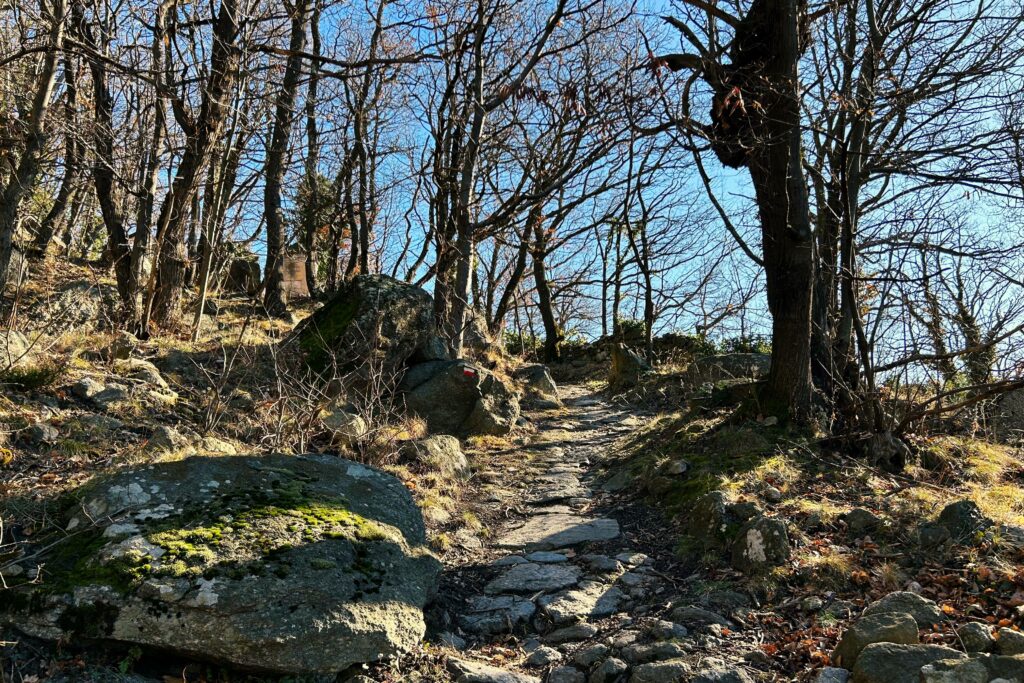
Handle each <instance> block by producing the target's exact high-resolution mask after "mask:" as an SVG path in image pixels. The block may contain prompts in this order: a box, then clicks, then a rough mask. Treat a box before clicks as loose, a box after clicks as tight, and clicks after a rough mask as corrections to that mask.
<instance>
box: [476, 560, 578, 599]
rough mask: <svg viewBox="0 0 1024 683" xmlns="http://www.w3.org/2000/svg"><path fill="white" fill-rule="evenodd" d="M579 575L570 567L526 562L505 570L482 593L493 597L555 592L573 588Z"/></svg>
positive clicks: (576, 569)
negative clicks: (499, 594)
mask: <svg viewBox="0 0 1024 683" xmlns="http://www.w3.org/2000/svg"><path fill="white" fill-rule="evenodd" d="M580 574H581V572H580V570H579V568H577V567H574V566H572V565H558V564H536V563H534V562H527V563H526V564H517V565H515V566H513V567H511V568H509V569H507V570H505V572H503V573H502V574H501V575H500V576H498V577H497V578H495V579H493V580H492V581H491V582H490V583H488V584H487V585H486V586H485V587H484V592H485V593H488V594H491V595H494V594H497V593H537V592H539V591H556V590H559V589H562V588H568V587H569V586H575V585H576V582H577V581H579V579H580Z"/></svg>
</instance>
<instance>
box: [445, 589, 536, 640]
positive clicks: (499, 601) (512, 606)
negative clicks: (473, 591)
mask: <svg viewBox="0 0 1024 683" xmlns="http://www.w3.org/2000/svg"><path fill="white" fill-rule="evenodd" d="M535 610H536V608H535V607H534V605H533V603H532V602H530V601H529V600H527V599H525V598H520V597H518V596H514V595H498V596H493V597H492V596H489V595H478V596H475V597H473V598H470V600H469V609H468V611H467V612H466V613H465V614H462V615H460V616H459V625H460V626H462V628H463V629H465V630H466V631H469V632H470V633H478V634H481V635H491V634H495V633H504V632H507V631H510V630H512V629H514V628H515V627H516V626H517V625H519V624H521V623H524V622H526V621H529V619H530V617H532V616H533V613H534V611H535Z"/></svg>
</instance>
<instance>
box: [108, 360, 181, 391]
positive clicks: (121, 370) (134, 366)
mask: <svg viewBox="0 0 1024 683" xmlns="http://www.w3.org/2000/svg"><path fill="white" fill-rule="evenodd" d="M114 372H116V373H117V374H119V375H121V376H122V377H128V378H130V379H135V380H138V381H140V382H144V383H146V384H151V385H153V386H155V387H157V388H159V389H170V385H168V384H167V380H165V379H164V377H163V375H161V374H160V370H159V369H158V368H157V367H156V366H155V365H153V364H152V363H150V362H149V361H148V360H142V359H141V358H126V359H123V360H118V361H114Z"/></svg>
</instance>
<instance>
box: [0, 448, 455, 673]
mask: <svg viewBox="0 0 1024 683" xmlns="http://www.w3.org/2000/svg"><path fill="white" fill-rule="evenodd" d="M79 495H80V497H81V499H82V502H81V505H80V506H78V507H76V508H74V512H73V513H72V516H71V518H70V520H69V521H68V522H67V525H66V527H67V529H68V530H69V531H75V530H82V531H80V532H79V533H80V535H81V538H82V539H83V541H84V543H85V544H84V545H82V544H79V545H76V546H75V548H77V549H78V550H74V551H73V552H74V555H73V556H71V557H64V556H62V555H61V551H62V548H61V547H60V546H57V547H55V548H54V549H53V550H52V551H50V553H49V554H47V555H46V556H45V557H43V558H41V559H42V560H43V562H45V564H44V566H45V568H46V572H47V578H48V579H49V580H48V581H44V582H43V583H44V584H45V588H46V590H47V591H50V592H49V594H48V595H44V596H42V604H45V605H47V609H45V610H41V611H40V612H36V613H35V614H33V615H32V618H31V619H22V618H20V617H21V616H22V615H19V614H17V613H14V614H11V613H8V614H5V615H3V617H4V618H5V619H6V620H8V621H11V622H13V624H14V625H16V627H17V628H19V629H21V630H23V631H25V632H26V633H28V634H29V635H36V636H37V637H52V636H54V635H58V636H60V637H63V638H67V639H69V640H75V639H91V638H95V639H104V640H111V641H117V642H120V643H135V644H138V645H142V646H145V647H151V648H154V649H160V650H167V651H171V652H179V653H183V654H187V655H190V656H195V657H200V658H203V659H209V660H214V661H218V662H222V663H225V664H228V665H233V666H237V667H241V668H251V669H258V670H263V671H267V672H280V673H289V674H292V675H294V674H299V673H301V674H316V673H325V674H326V673H334V672H338V671H341V670H344V669H346V668H347V667H349V666H351V665H352V664H357V663H362V662H369V661H375V660H378V659H380V658H382V657H389V656H393V655H396V654H398V653H400V652H404V651H407V650H409V649H410V648H412V647H413V646H415V645H416V644H417V643H418V642H419V640H420V638H422V636H423V634H424V631H425V623H424V618H423V613H422V608H423V606H424V605H425V604H426V603H427V602H428V601H429V600H430V599H431V597H432V596H433V595H434V593H435V591H436V586H437V581H438V577H439V575H440V569H441V566H440V563H439V562H438V561H437V559H436V558H434V557H433V556H432V555H431V554H430V553H429V551H428V550H427V547H426V531H425V528H424V525H423V520H422V517H421V515H420V512H419V510H418V509H417V507H416V505H415V503H414V502H413V500H412V497H411V496H410V494H409V493H408V491H407V489H406V488H405V486H403V485H402V483H401V482H400V481H399V480H398V479H396V478H395V477H393V476H391V475H388V474H385V473H384V472H381V471H379V470H375V469H372V468H369V467H366V466H364V465H360V464H358V463H354V462H351V461H347V460H343V459H340V458H337V457H333V456H320V455H309V456H284V455H265V456H261V457H242V456H219V457H193V458H187V459H184V460H179V461H174V462H160V463H158V464H153V465H149V466H147V467H143V468H139V469H136V470H134V471H128V472H123V473H121V474H117V475H114V476H112V477H111V478H109V479H106V480H101V481H98V482H93V483H90V484H87V485H86V486H85V487H84V488H83V489H82V490H81V491H80V492H79ZM96 520H103V522H105V523H107V526H105V527H100V528H94V527H92V526H91V525H92V524H93V522H94V521H96ZM90 547H95V548H97V549H98V550H96V551H95V552H94V553H93V554H87V555H85V556H82V555H81V552H82V548H90ZM83 563H84V566H85V567H89V568H93V569H95V570H96V571H93V572H90V573H86V574H85V577H87V578H85V579H83V578H80V577H81V576H82V573H81V567H82V566H83ZM69 584H70V585H73V586H75V587H74V588H73V590H71V591H69V592H68V593H67V594H63V593H61V594H55V593H53V592H52V591H53V589H52V588H51V586H62V585H69ZM76 584H77V585H76ZM14 590H16V591H19V592H23V593H26V595H24V598H25V599H26V601H29V600H34V599H36V598H35V596H33V595H32V594H33V593H35V592H36V591H38V590H40V588H39V586H37V585H33V584H27V585H21V586H16V587H14ZM15 602H17V601H15ZM97 615H102V617H103V618H97Z"/></svg>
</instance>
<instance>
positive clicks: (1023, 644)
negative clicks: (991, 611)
mask: <svg viewBox="0 0 1024 683" xmlns="http://www.w3.org/2000/svg"><path fill="white" fill-rule="evenodd" d="M996 651H997V652H999V654H1001V655H1008V656H1013V655H1024V633H1021V632H1020V631H1014V630H1013V629H1012V628H1001V629H999V631H998V632H996Z"/></svg>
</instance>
